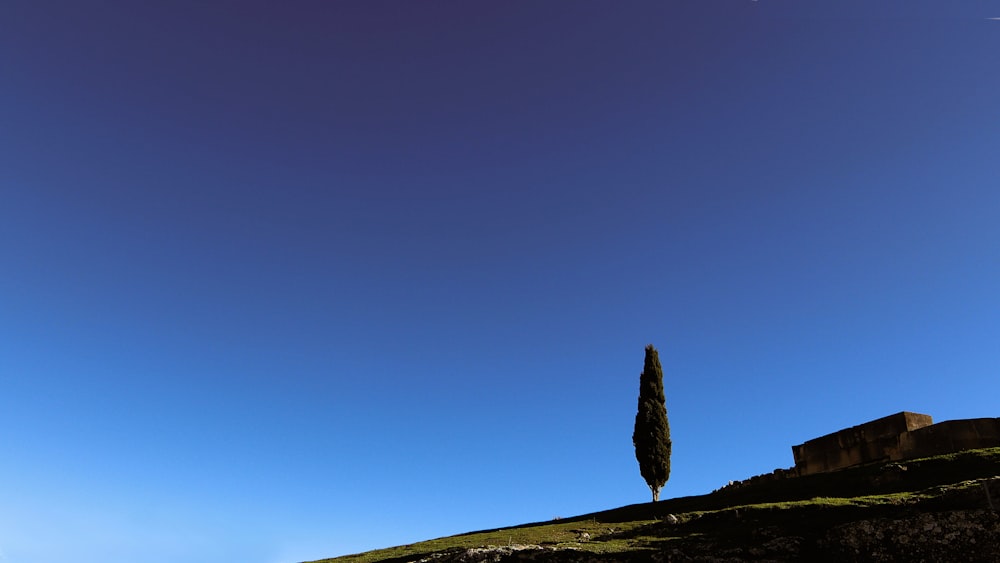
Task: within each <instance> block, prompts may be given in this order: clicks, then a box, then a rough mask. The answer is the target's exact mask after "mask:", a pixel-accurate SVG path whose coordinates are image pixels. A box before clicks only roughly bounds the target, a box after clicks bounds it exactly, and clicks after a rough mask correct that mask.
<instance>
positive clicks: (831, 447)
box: [792, 412, 1000, 475]
mask: <svg viewBox="0 0 1000 563" xmlns="http://www.w3.org/2000/svg"><path fill="white" fill-rule="evenodd" d="M989 447H1000V418H973V419H966V420H949V421H946V422H940V423H938V424H934V421H933V420H932V419H931V417H930V416H928V415H926V414H918V413H913V412H901V413H897V414H894V415H891V416H887V417H885V418H880V419H878V420H873V421H871V422H866V423H865V424H860V425H858V426H852V427H851V428H846V429H844V430H840V431H838V432H834V433H833V434H827V435H826V436H821V437H819V438H815V439H812V440H809V441H808V442H806V443H804V444H800V445H798V446H792V455H793V456H794V457H795V471H796V473H798V474H799V475H810V474H813V473H823V472H826V471H836V470H837V469H843V468H845V467H852V466H855V465H861V464H864V463H872V462H877V461H898V460H903V459H913V458H917V457H926V456H932V455H940V454H947V453H952V452H959V451H962V450H971V449H976V448H989Z"/></svg>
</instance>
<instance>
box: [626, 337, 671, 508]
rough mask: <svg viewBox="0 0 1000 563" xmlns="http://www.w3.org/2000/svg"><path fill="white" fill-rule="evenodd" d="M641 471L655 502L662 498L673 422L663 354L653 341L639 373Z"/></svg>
mask: <svg viewBox="0 0 1000 563" xmlns="http://www.w3.org/2000/svg"><path fill="white" fill-rule="evenodd" d="M632 444H633V445H634V446H635V458H636V459H637V460H638V461H639V472H640V473H641V474H642V478H643V479H645V480H646V484H647V485H649V490H650V491H652V492H653V502H656V501H658V500H660V489H662V488H663V485H665V484H666V483H667V479H669V478H670V449H671V442H670V424H669V423H668V422H667V406H666V397H664V395H663V367H662V366H660V355H659V354H658V353H657V352H656V348H653V345H652V344H650V345H648V346H646V359H645V362H644V363H643V367H642V373H641V374H640V375H639V412H637V413H636V415H635V431H634V432H633V433H632Z"/></svg>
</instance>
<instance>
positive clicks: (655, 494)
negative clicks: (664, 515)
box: [653, 489, 660, 502]
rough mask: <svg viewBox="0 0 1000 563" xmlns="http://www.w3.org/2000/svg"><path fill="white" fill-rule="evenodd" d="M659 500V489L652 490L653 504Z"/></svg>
mask: <svg viewBox="0 0 1000 563" xmlns="http://www.w3.org/2000/svg"><path fill="white" fill-rule="evenodd" d="M659 500H660V489H653V502H659Z"/></svg>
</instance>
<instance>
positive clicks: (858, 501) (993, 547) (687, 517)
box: [322, 448, 1000, 563]
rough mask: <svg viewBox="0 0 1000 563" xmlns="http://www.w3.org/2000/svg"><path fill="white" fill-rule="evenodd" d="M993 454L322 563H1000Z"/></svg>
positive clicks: (767, 483) (997, 460)
mask: <svg viewBox="0 0 1000 563" xmlns="http://www.w3.org/2000/svg"><path fill="white" fill-rule="evenodd" d="M997 509H1000V448H991V449H984V450H973V451H968V452H962V453H958V454H951V455H946V456H937V457H932V458H925V459H918V460H910V461H905V462H893V463H884V464H873V465H869V466H864V467H859V468H854V469H848V470H844V471H838V472H835V473H828V474H823V475H811V476H807V477H790V478H761V479H755V480H752V481H750V482H747V483H745V484H743V485H740V486H734V487H727V488H725V489H723V490H720V491H717V492H714V493H712V494H708V495H701V496H693V497H682V498H676V499H669V500H664V501H661V502H658V503H646V504H637V505H631V506H625V507H622V508H617V509H614V510H608V511H604V512H598V513H594V514H586V515H583V516H578V517H575V518H566V519H560V520H554V521H551V522H540V523H535V524H525V525H521V526H515V527H511V528H504V529H497V530H486V531H481V532H472V533H468V534H462V535H459V536H452V537H448V538H440V539H436V540H431V541H427V542H421V543H416V544H412V545H407V546H400V547H394V548H390V549H383V550H378V551H371V552H367V553H362V554H358V555H349V556H345V557H338V558H334V559H324V560H322V563H374V562H386V563H405V562H411V561H412V562H425V563H430V562H440V563H448V562H469V563H478V562H483V561H498V562H499V561H510V562H515V561H550V562H567V563H569V562H581V563H582V562H592V561H593V562H596V561H650V562H706V563H708V562H719V563H721V562H733V563H735V562H741V561H819V562H826V561H829V562H842V561H866V562H868V561H870V562H881V561H906V562H928V563H930V562H935V563H936V562H958V561H971V562H998V563H1000V515H998V513H997Z"/></svg>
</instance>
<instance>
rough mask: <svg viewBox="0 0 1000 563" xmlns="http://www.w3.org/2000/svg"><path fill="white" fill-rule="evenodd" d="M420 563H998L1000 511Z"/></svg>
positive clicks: (437, 557) (491, 550) (488, 550)
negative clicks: (812, 532) (816, 531)
mask: <svg viewBox="0 0 1000 563" xmlns="http://www.w3.org/2000/svg"><path fill="white" fill-rule="evenodd" d="M416 561H417V562H419V563H505V562H506V563H514V562H545V563H608V562H611V561H637V562H648V563H743V562H749V561H753V562H758V563H763V562H773V563H778V562H789V561H803V562H806V561H808V562H829V563H834V562H836V563H842V562H857V563H882V562H895V561H905V562H907V563H921V562H925V563H932V562H933V563H938V562H944V561H948V562H950V561H968V562H979V563H997V562H1000V516H998V514H997V513H996V512H994V511H992V510H988V509H975V510H951V511H944V512H931V513H914V514H912V515H910V516H906V517H900V518H876V519H870V520H859V521H855V522H849V523H845V524H841V525H838V526H835V527H832V528H830V529H829V530H826V531H825V533H822V534H821V535H819V536H818V537H817V536H798V535H784V531H783V530H782V529H781V528H780V527H767V528H762V529H760V530H757V531H756V532H755V533H754V535H753V538H752V540H751V541H745V542H740V543H738V544H734V543H732V542H727V541H722V540H720V539H718V538H714V537H712V535H704V536H703V535H696V536H693V537H688V538H675V539H672V540H670V541H668V542H664V543H662V544H660V545H650V546H649V547H648V548H647V549H641V550H632V551H627V552H622V553H591V552H588V551H586V550H583V549H578V548H567V547H543V546H538V545H509V546H503V547H483V548H473V549H464V550H452V551H448V552H442V553H436V554H433V555H431V556H429V557H424V558H421V559H418V560H416Z"/></svg>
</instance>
